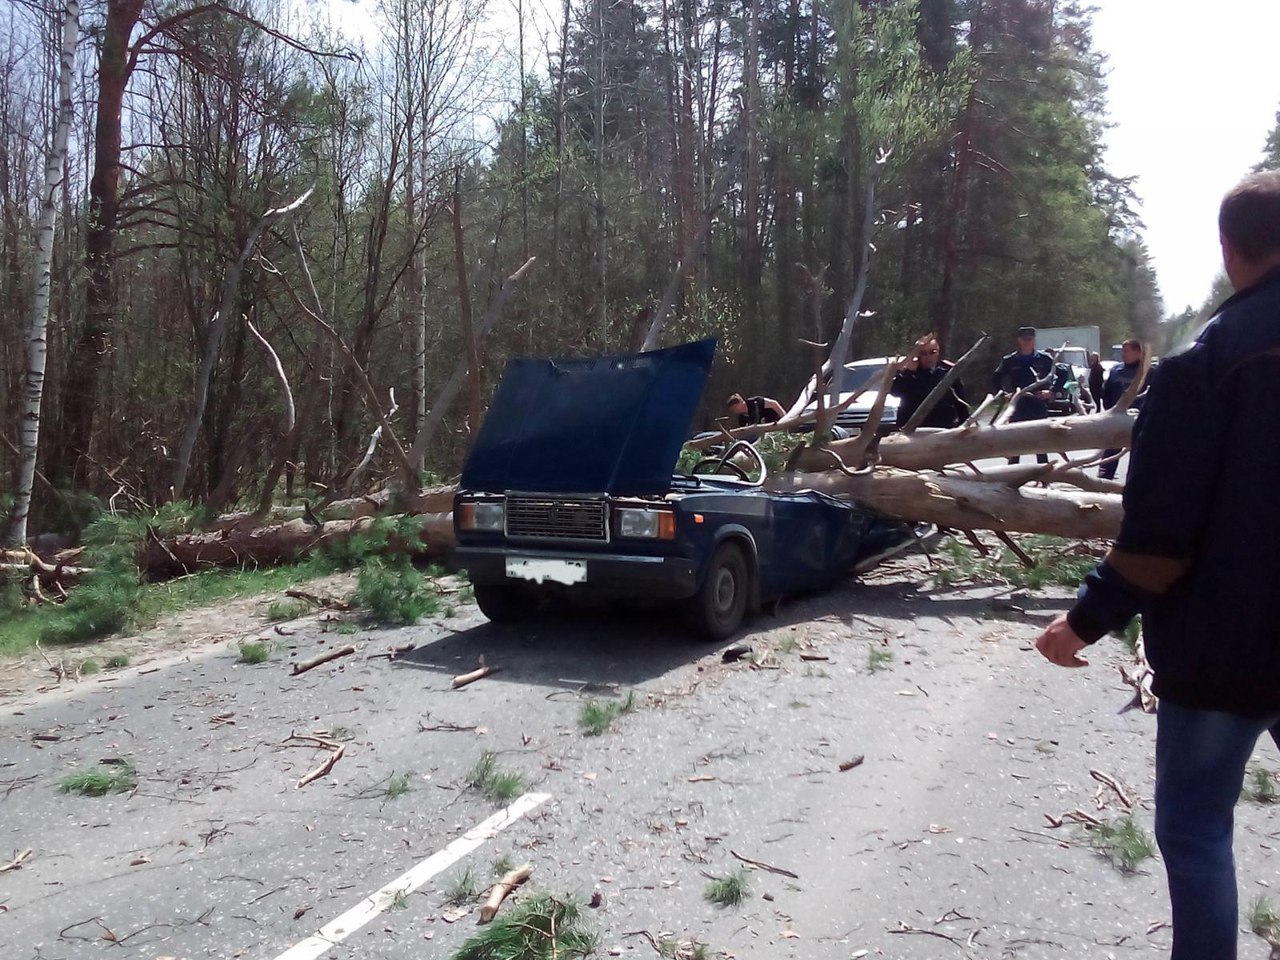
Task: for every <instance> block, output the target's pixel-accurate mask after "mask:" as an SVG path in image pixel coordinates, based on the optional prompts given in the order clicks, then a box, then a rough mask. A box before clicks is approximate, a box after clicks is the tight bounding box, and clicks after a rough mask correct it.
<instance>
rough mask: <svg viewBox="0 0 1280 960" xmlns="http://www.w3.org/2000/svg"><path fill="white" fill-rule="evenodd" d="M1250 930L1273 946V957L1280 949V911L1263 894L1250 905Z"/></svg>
mask: <svg viewBox="0 0 1280 960" xmlns="http://www.w3.org/2000/svg"><path fill="white" fill-rule="evenodd" d="M1249 929H1250V930H1251V931H1252V932H1253V933H1255V934H1257V935H1258V936H1260V937H1261V938H1262V939H1263V940H1265V941H1266V942H1267V943H1268V944H1269V945H1270V946H1271V948H1272V956H1274V955H1275V951H1276V950H1277V949H1280V911H1277V910H1276V907H1275V905H1274V904H1273V903H1272V902H1271V901H1270V900H1269V899H1268V898H1267V897H1266V896H1265V895H1263V894H1258V896H1257V897H1255V898H1254V900H1253V902H1252V903H1251V904H1250V905H1249Z"/></svg>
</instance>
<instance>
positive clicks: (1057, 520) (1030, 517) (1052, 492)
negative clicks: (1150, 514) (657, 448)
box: [768, 468, 1124, 540]
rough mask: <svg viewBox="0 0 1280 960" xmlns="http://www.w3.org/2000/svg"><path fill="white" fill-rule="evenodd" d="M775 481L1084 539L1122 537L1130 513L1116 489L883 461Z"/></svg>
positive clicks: (778, 486) (984, 526) (961, 520)
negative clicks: (1018, 482)
mask: <svg viewBox="0 0 1280 960" xmlns="http://www.w3.org/2000/svg"><path fill="white" fill-rule="evenodd" d="M768 486H769V488H770V489H772V490H778V491H795V490H818V491H821V492H822V493H827V494H830V495H832V496H839V497H850V498H852V499H854V500H857V501H859V502H861V503H864V504H866V505H867V506H869V507H871V508H872V509H874V510H878V511H879V512H881V513H883V514H885V515H887V516H890V517H895V518H897V519H900V520H908V521H924V522H927V523H936V524H938V525H939V526H944V527H952V528H955V529H959V530H1001V531H1005V532H1008V533H1047V534H1053V535H1056V536H1060V537H1069V538H1072V539H1078V540H1093V539H1111V538H1114V537H1115V536H1116V534H1117V533H1119V531H1120V520H1121V518H1122V517H1123V515H1124V508H1123V507H1122V506H1121V502H1120V497H1119V496H1118V495H1116V494H1111V493H1089V492H1086V491H1082V490H1062V489H1046V488H1043V487H1033V486H1027V485H1023V486H1012V485H1009V484H1005V483H994V482H990V481H986V480H979V479H968V478H962V477H957V476H954V475H951V474H944V473H938V472H935V471H909V470H895V469H886V468H877V469H875V470H869V471H863V472H859V473H843V472H840V471H837V470H828V471H826V472H822V473H793V474H782V475H780V476H778V477H776V478H774V479H771V480H770V481H769V483H768Z"/></svg>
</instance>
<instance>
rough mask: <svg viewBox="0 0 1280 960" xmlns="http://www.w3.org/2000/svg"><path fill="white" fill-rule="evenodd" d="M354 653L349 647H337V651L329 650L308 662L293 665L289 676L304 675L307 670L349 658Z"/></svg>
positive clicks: (351, 647) (353, 648) (352, 648)
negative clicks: (331, 661) (341, 658)
mask: <svg viewBox="0 0 1280 960" xmlns="http://www.w3.org/2000/svg"><path fill="white" fill-rule="evenodd" d="M355 652H356V648H355V647H353V646H350V645H348V646H345V647H339V648H338V649H337V650H330V651H329V652H328V653H322V654H320V656H318V657H312V658H311V659H310V660H305V661H303V662H302V663H295V664H294V665H293V670H292V671H291V673H290V675H291V676H294V677H296V676H298V674H300V673H306V672H307V671H308V670H311V669H313V668H315V667H318V666H320V665H321V664H322V663H328V662H329V661H330V660H337V659H338V658H339V657H349V656H350V655H351V654H353V653H355Z"/></svg>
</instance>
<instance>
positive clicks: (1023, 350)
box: [991, 327, 1053, 463]
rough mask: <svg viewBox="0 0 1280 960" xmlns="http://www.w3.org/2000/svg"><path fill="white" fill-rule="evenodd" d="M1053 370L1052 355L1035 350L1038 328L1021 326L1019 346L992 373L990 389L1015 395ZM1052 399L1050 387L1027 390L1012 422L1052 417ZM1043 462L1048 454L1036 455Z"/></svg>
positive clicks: (1046, 459)
mask: <svg viewBox="0 0 1280 960" xmlns="http://www.w3.org/2000/svg"><path fill="white" fill-rule="evenodd" d="M1051 373H1053V357H1051V356H1049V355H1048V354H1047V353H1044V352H1042V351H1040V350H1037V349H1036V328H1035V327H1019V328H1018V349H1017V350H1015V351H1014V352H1013V353H1008V354H1005V356H1004V357H1003V358H1001V360H1000V366H998V367H996V372H995V373H993V374H992V375H991V392H992V393H999V392H1000V391H1004V392H1005V393H1008V394H1012V393H1014V392H1016V391H1018V390H1021V389H1023V388H1024V387H1029V386H1031V385H1032V384H1033V383H1037V382H1039V381H1041V380H1044V379H1045V378H1046V377H1048V376H1049V375H1050V374H1051ZM1052 399H1053V391H1052V390H1049V389H1042V390H1036V391H1033V392H1030V393H1024V394H1023V395H1022V396H1021V397H1019V398H1018V406H1017V409H1015V410H1014V411H1013V416H1012V417H1010V418H1009V419H1010V422H1012V423H1017V422H1019V421H1021V420H1043V419H1044V418H1045V417H1047V416H1049V406H1048V404H1049V401H1050V400H1052ZM1036 460H1038V461H1039V462H1040V463H1048V462H1049V455H1048V454H1046V453H1038V454H1036ZM1009 462H1010V463H1017V462H1018V458H1017V457H1010V458H1009Z"/></svg>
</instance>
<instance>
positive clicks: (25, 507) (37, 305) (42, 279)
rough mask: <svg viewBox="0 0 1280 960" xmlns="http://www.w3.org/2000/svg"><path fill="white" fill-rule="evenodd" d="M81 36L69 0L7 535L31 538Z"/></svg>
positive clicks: (75, 2)
mask: <svg viewBox="0 0 1280 960" xmlns="http://www.w3.org/2000/svg"><path fill="white" fill-rule="evenodd" d="M79 39H80V3H79V0H67V2H66V3H65V4H64V6H63V9H62V50H61V53H60V57H59V65H58V109H57V113H56V121H55V124H56V125H55V127H54V134H53V144H52V145H51V147H50V149H49V154H48V156H47V157H46V158H45V165H44V190H43V191H42V192H41V194H40V220H39V224H38V227H37V229H36V270H35V294H34V296H33V297H32V302H31V327H30V336H29V340H28V349H27V375H26V377H25V390H24V393H25V394H26V396H25V397H24V401H25V402H24V404H23V411H22V423H21V426H20V429H19V433H20V437H21V439H20V443H21V447H22V456H21V458H20V460H19V463H18V489H17V497H16V500H15V502H14V507H13V515H12V523H11V525H10V528H9V540H10V542H12V543H14V544H22V543H24V542H25V541H26V539H27V517H28V515H29V514H30V511H31V490H32V487H33V486H34V484H35V477H36V454H37V452H38V450H39V446H40V408H41V406H42V404H43V401H44V372H45V365H46V360H47V357H48V346H49V342H48V336H47V332H48V327H49V292H50V286H51V282H52V277H51V270H52V265H53V234H54V226H55V224H56V222H57V219H58V206H57V196H58V191H59V189H60V188H61V186H62V178H63V176H64V173H65V170H66V159H67V137H68V135H69V133H70V130H71V110H72V107H71V72H72V69H73V68H74V66H75V58H76V42H77V41H78V40H79Z"/></svg>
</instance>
